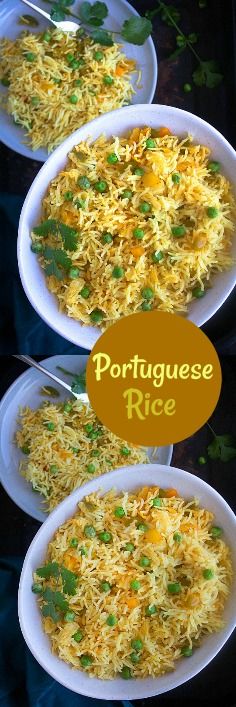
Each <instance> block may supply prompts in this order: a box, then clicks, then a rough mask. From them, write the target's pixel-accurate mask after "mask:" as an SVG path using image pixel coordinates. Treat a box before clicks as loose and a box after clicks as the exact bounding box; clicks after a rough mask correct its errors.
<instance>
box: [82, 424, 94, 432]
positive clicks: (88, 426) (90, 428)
mask: <svg viewBox="0 0 236 707" xmlns="http://www.w3.org/2000/svg"><path fill="white" fill-rule="evenodd" d="M84 429H85V432H87V433H88V434H89V432H92V430H93V424H92V422H87V425H84Z"/></svg>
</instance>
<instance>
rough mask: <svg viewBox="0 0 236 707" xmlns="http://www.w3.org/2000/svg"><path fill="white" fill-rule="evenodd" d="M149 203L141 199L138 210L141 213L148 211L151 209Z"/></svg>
mask: <svg viewBox="0 0 236 707" xmlns="http://www.w3.org/2000/svg"><path fill="white" fill-rule="evenodd" d="M151 208H152V207H151V204H149V203H148V201H141V204H140V205H139V211H141V214H148V212H149V211H151Z"/></svg>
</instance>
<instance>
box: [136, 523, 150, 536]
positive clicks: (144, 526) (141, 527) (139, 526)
mask: <svg viewBox="0 0 236 707" xmlns="http://www.w3.org/2000/svg"><path fill="white" fill-rule="evenodd" d="M136 528H137V529H138V530H141V531H142V533H146V530H148V525H147V523H142V522H141V521H138V523H136Z"/></svg>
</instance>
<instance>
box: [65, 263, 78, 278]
mask: <svg viewBox="0 0 236 707" xmlns="http://www.w3.org/2000/svg"><path fill="white" fill-rule="evenodd" d="M68 275H69V278H70V280H77V277H79V275H80V270H79V268H77V267H76V266H75V265H74V266H73V267H72V268H70V269H69V272H68Z"/></svg>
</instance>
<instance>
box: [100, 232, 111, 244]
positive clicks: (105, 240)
mask: <svg viewBox="0 0 236 707" xmlns="http://www.w3.org/2000/svg"><path fill="white" fill-rule="evenodd" d="M112 242H113V237H112V235H111V233H104V234H103V236H102V243H104V245H105V244H106V243H112Z"/></svg>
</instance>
